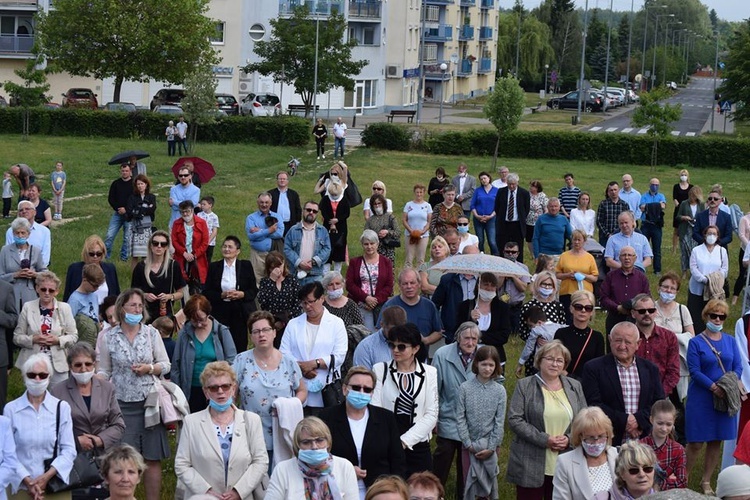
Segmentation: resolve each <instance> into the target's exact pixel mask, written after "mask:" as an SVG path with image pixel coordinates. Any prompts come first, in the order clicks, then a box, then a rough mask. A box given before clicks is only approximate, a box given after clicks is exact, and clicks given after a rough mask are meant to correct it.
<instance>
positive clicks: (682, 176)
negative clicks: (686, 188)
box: [680, 175, 688, 182]
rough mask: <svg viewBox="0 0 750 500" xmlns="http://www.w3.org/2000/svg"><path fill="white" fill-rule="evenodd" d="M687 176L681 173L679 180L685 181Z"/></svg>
mask: <svg viewBox="0 0 750 500" xmlns="http://www.w3.org/2000/svg"><path fill="white" fill-rule="evenodd" d="M687 180H688V176H687V175H681V176H680V182H687Z"/></svg>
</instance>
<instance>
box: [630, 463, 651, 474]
mask: <svg viewBox="0 0 750 500" xmlns="http://www.w3.org/2000/svg"><path fill="white" fill-rule="evenodd" d="M640 471H643V472H645V473H646V474H651V473H652V472H654V466H653V465H647V466H645V467H631V468H629V469H628V474H630V475H631V476H637V475H638V473H639V472H640Z"/></svg>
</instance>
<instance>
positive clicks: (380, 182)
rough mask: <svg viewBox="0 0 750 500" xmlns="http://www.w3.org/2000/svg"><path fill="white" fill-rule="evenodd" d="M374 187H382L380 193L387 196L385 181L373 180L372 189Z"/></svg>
mask: <svg viewBox="0 0 750 500" xmlns="http://www.w3.org/2000/svg"><path fill="white" fill-rule="evenodd" d="M373 188H380V189H382V190H383V192H382V193H379V194H382V195H383V197H384V198H385V183H384V182H383V181H375V182H373V183H372V187H371V188H370V189H373Z"/></svg>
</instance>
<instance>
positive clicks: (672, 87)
mask: <svg viewBox="0 0 750 500" xmlns="http://www.w3.org/2000/svg"><path fill="white" fill-rule="evenodd" d="M667 88H668V89H670V90H677V84H676V83H675V82H667Z"/></svg>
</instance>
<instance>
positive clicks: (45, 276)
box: [34, 271, 62, 290]
mask: <svg viewBox="0 0 750 500" xmlns="http://www.w3.org/2000/svg"><path fill="white" fill-rule="evenodd" d="M45 281H51V282H53V283H54V284H55V288H57V289H58V290H59V289H60V285H61V284H62V282H61V281H60V278H58V277H57V275H56V274H55V273H53V272H52V271H41V272H38V273H36V276H35V277H34V284H35V285H36V286H39V285H41V284H42V283H44V282H45Z"/></svg>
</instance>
